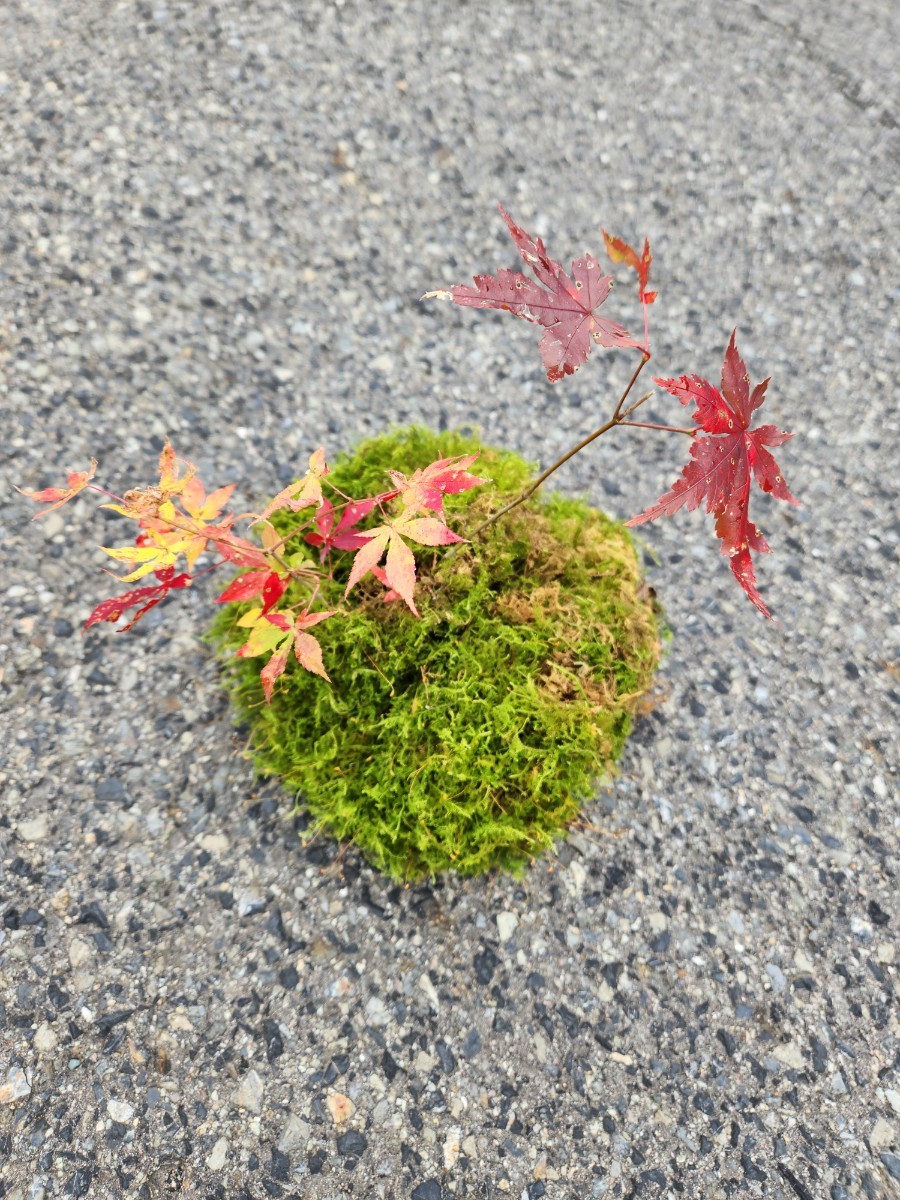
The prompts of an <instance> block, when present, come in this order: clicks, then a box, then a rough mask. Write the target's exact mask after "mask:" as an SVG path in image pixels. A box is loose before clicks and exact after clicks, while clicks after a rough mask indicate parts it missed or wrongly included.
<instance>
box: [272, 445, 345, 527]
mask: <svg viewBox="0 0 900 1200" xmlns="http://www.w3.org/2000/svg"><path fill="white" fill-rule="evenodd" d="M327 474H328V467H327V465H326V463H325V451H324V450H323V449H321V448H320V449H318V450H316V451H315V453H313V454H311V455H310V457H309V470H308V471H307V472H306V474H305V475H304V476H303V478H302V479H297V480H295V481H294V482H293V483H289V484H288V486H287V487H286V488H282V489H281V491H280V492H279V493H278V495H277V496H275V497H274V498H273V499H272V500H270V501H269V503H268V504H267V505H266V507H265V508H264V509H263V512H262V515H261V516H260V518H259V519H260V520H261V521H267V520H268V519H269V517H271V515H272V513H275V512H278V510H279V509H280V508H289V509H290V510H291V511H292V512H298V511H299V510H300V509H301V508H308V507H309V506H310V505H311V504H314V505H315V506H316V508H318V507H319V506H320V505H321V503H322V478H323V476H325V475H327Z"/></svg>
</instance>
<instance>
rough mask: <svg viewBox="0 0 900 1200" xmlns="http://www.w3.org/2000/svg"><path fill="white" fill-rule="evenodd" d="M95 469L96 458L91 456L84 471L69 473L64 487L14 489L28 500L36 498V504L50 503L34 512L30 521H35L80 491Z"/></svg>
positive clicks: (92, 475)
mask: <svg viewBox="0 0 900 1200" xmlns="http://www.w3.org/2000/svg"><path fill="white" fill-rule="evenodd" d="M96 470H97V460H96V458H92V459H91V465H90V466H89V467H88V469H87V470H86V471H72V472H71V473H70V474H69V476H68V478H67V480H66V486H65V487H64V488H43V489H42V490H41V491H39V492H29V491H27V490H26V489H25V488H20V487H17V488H16V491H17V492H21V494H22V495H23V496H27V497H28V499H29V500H36V501H37V502H38V504H49V505H50V507H49V508H45V509H43V510H42V511H41V512H39V513H35V515H34V516H33V517H32V518H31V519H32V521H37V520H38V519H39V518H40V517H46V515H47V513H49V512H53V510H54V508H60V507H61V506H62V505H63V504H67V503H68V502H69V501H70V500H71V499H72V497H73V496H77V495H78V493H79V492H80V491H83V490H84V489H85V488H86V487H87V485H88V484H89V483H90V481H91V480H92V479H93V478H94V473H95V472H96Z"/></svg>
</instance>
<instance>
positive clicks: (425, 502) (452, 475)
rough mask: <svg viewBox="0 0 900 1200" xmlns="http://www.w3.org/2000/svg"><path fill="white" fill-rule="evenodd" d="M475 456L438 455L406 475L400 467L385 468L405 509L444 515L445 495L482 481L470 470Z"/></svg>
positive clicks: (471, 486)
mask: <svg viewBox="0 0 900 1200" xmlns="http://www.w3.org/2000/svg"><path fill="white" fill-rule="evenodd" d="M477 457H478V455H477V454H458V455H457V456H456V457H455V458H440V459H438V460H437V462H433V463H430V464H429V465H428V466H427V467H420V468H419V469H418V470H417V471H413V473H412V475H410V477H409V478H408V479H407V478H406V476H405V475H404V474H403V472H402V471H388V475H390V477H391V480H392V482H393V483H394V486H395V487H396V489H397V493H398V494H399V495H400V499H401V502H402V504H403V507H404V508H405V509H407V511H408V512H410V513H413V512H418V511H419V510H421V509H430V510H431V511H432V512H436V513H437V514H438V516H441V517H443V515H444V496H451V495H455V494H456V493H458V492H466V491H468V490H469V489H470V488H474V487H478V486H479V485H480V484H482V483H484V482H485V481H484V480H483V479H479V478H478V476H477V475H470V474H469V467H471V466H472V464H473V463H474V462H475V460H476V458H477Z"/></svg>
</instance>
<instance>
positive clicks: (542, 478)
mask: <svg viewBox="0 0 900 1200" xmlns="http://www.w3.org/2000/svg"><path fill="white" fill-rule="evenodd" d="M649 361H650V355H649V354H647V353H646V352H644V353H642V355H641V361H640V362H639V363H638V365H637V367H636V368H635V371H634V374H633V375H632V376H631V378H630V379H629V381H628V384H627V386H626V388H625V390H624V392H623V393H622V395H621V396H620V397H619V402H618V404H617V405H616V408H615V412H614V413H613V415H612V416H611V417H610V419H609V420H608V421H607V422H606V424H605V425H601V426H600V428H599V429H595V430H594V432H593V433H590V434H588V436H587V437H586V438H582V440H581V441H580V442H579V443H578V445H577V446H573V447H572V449H571V450H568V451H567V452H566V453H565V454H564V455H563V456H562V458H558V459H557V460H556V462H555V463H553V464H552V465H551V466H549V467H548V468H547V470H546V471H543V472H542V473H541V474H540V475H538V477H537V479H536V480H535V481H534V483H532V484H530V486H529V487H527V488H526V489H525V491H524V492H521V493H520V494H519V495H518V496H517V497H516V498H515V500H513V501H511V502H510V503H509V504H506V505H504V507H503V508H501V509H498V511H497V512H495V513H492V514H491V515H490V516H489V517H488V518H487V520H485V521H482V522H481V524H480V525H479V526H478V528H477V529H475V530H474V532H473V533H472V535H471V539H472V540H474V539H475V538H476V537H478V535H479V534H480V533H481V532H483V530H485V529H487V528H488V526H489V525H493V524H494V522H495V521H499V520H500V518H501V517H505V516H506V514H507V513H508V512H512V510H513V509H514V508H518V507H519V505H520V504H524V503H525V501H526V500H530V499H531V497H532V496H533V495H534V493H535V492H536V491H537V490H538V488H539V487H540V486H541V485H542V484H543V483H544V482H546V480H548V479H549V478H550V476H551V475H552V474H553V473H554V472H555V471H558V470H559V468H560V467H561V466H563V465H564V464H565V463H567V462H568V461H569V459H570V458H574V457H575V455H576V454H578V453H579V452H580V451H582V450H583V449H584V448H585V446H589V445H590V444H591V442H594V441H596V440H597V438H598V437H600V436H601V435H602V434H604V433H607V432H608V431H609V430H610V429H612V428H613V427H614V426H615V425H619V424H621V423H622V405H623V404H624V403H625V401H626V400H627V399H628V396H629V393H630V392H631V389H632V388H633V387H634V385H635V383H636V382H637V378H638V376H639V375H640V373H641V371H643V369H644V367H645V366H646V365H647V363H648V362H649Z"/></svg>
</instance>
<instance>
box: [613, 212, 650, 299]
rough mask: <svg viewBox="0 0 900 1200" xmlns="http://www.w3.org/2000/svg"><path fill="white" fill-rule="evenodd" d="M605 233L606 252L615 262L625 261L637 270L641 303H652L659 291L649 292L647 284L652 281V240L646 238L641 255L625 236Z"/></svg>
mask: <svg viewBox="0 0 900 1200" xmlns="http://www.w3.org/2000/svg"><path fill="white" fill-rule="evenodd" d="M601 232H602V233H603V241H604V243H605V245H606V253H607V254H608V255H609V257H610V258H611V259H612V261H613V262H615V263H625V264H626V265H627V266H629V267H631V269H632V270H633V271H636V272H637V277H638V296H639V297H640V301H641V304H652V303H653V301H654V300H655V299H656V297H657V296H658V295H659V292H648V291H647V284H648V283H649V282H650V263H651V262H652V261H653V259H652V257H651V254H650V240H649V238H644V249H643V251H642V253H641V254H640V255H638V252H637V251H636V250H635V249H634V247H633V246H629V244H628V242H626V241H625V239H624V238H620V237H612V236H611V235H610V234H608V233H607V232H606V230H605V229H604V230H602V231H601Z"/></svg>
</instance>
